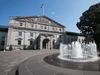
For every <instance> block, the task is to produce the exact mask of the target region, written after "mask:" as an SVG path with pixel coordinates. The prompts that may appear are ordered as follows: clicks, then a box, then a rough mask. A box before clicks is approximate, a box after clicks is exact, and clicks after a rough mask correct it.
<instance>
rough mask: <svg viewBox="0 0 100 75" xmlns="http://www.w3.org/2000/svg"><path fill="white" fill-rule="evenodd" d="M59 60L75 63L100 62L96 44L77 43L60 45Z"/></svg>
mask: <svg viewBox="0 0 100 75" xmlns="http://www.w3.org/2000/svg"><path fill="white" fill-rule="evenodd" d="M58 58H60V59H61V60H68V61H73V62H93V61H96V60H99V57H98V56H97V50H96V44H95V42H94V43H92V42H89V44H85V43H82V44H80V43H79V42H77V41H76V42H75V41H74V42H72V44H68V45H66V44H62V43H60V55H58Z"/></svg>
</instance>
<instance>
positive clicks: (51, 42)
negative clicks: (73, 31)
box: [50, 40, 53, 49]
mask: <svg viewBox="0 0 100 75" xmlns="http://www.w3.org/2000/svg"><path fill="white" fill-rule="evenodd" d="M50 44H51V45H50V46H51V47H50V48H51V49H53V40H51V41H50Z"/></svg>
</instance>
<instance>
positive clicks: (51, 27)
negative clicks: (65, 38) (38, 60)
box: [6, 15, 66, 49]
mask: <svg viewBox="0 0 100 75" xmlns="http://www.w3.org/2000/svg"><path fill="white" fill-rule="evenodd" d="M9 18H10V22H9V28H8V35H7V46H6V49H9V46H10V45H12V47H13V49H23V45H26V48H27V49H52V48H53V44H54V43H55V42H56V41H58V40H57V39H58V38H59V36H60V35H62V34H64V33H65V32H66V27H65V26H63V25H61V24H60V23H57V22H55V21H54V20H52V19H50V18H48V17H46V16H44V15H40V16H39V15H38V16H24V17H9Z"/></svg>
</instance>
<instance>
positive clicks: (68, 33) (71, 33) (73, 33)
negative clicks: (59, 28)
mask: <svg viewBox="0 0 100 75" xmlns="http://www.w3.org/2000/svg"><path fill="white" fill-rule="evenodd" d="M66 35H73V36H85V35H83V34H82V33H75V32H69V31H66Z"/></svg>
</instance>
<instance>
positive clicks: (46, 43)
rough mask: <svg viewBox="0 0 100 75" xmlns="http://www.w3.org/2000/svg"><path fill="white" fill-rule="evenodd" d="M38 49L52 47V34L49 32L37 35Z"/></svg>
mask: <svg viewBox="0 0 100 75" xmlns="http://www.w3.org/2000/svg"><path fill="white" fill-rule="evenodd" d="M38 46H39V49H40V50H42V49H53V35H51V34H40V35H39V37H38Z"/></svg>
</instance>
